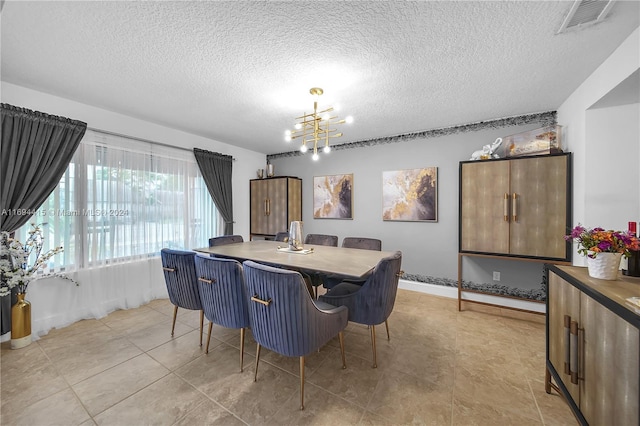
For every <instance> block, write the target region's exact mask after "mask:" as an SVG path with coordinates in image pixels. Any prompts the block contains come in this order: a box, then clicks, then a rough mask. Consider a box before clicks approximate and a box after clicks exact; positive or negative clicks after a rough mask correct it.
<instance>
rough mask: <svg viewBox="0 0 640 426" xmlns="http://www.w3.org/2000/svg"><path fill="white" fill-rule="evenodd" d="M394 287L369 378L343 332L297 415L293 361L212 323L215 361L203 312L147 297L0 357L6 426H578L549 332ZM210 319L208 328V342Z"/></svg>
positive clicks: (366, 346) (512, 315) (528, 319)
mask: <svg viewBox="0 0 640 426" xmlns="http://www.w3.org/2000/svg"><path fill="white" fill-rule="evenodd" d="M456 304H457V302H456V301H455V300H452V299H445V298H440V297H435V296H429V295H425V294H420V293H415V292H411V291H406V290H399V292H398V297H397V301H396V305H395V309H394V312H393V313H392V315H391V317H390V319H389V327H390V331H391V340H390V341H388V340H387V339H386V335H385V331H384V327H383V326H382V327H379V328H378V329H377V331H378V333H377V336H378V339H377V342H378V368H377V369H372V368H371V358H372V357H371V351H370V340H369V333H368V330H367V328H366V327H364V326H361V325H358V324H349V326H348V327H347V330H346V332H345V347H346V351H347V369H346V370H342V369H341V368H340V367H341V361H340V351H339V346H338V343H337V339H335V340H334V341H332V342H330V343H329V344H328V345H327V346H325V347H324V348H322V349H321V350H320V351H319V352H317V353H314V354H312V355H311V356H309V357H308V358H307V363H306V368H307V370H306V379H307V380H306V386H305V410H304V411H300V410H299V378H298V377H297V374H298V360H297V359H293V358H285V357H281V356H279V355H277V354H274V353H272V352H269V351H268V350H263V351H262V355H261V363H260V366H259V371H258V381H257V382H255V383H254V382H253V373H254V361H255V342H254V341H253V339H252V338H251V334H250V333H247V336H248V339H247V340H248V343H247V345H246V347H245V352H246V355H245V364H244V372H242V373H241V372H240V370H239V349H238V348H239V332H238V331H237V330H227V329H223V328H220V327H215V326H214V330H213V337H212V339H211V345H210V349H209V354H205V353H204V346H203V347H200V346H199V345H198V314H197V313H196V312H192V311H184V310H180V311H179V314H178V322H177V324H176V331H175V335H174V337H173V338H171V336H170V330H171V316H172V312H173V306H172V305H171V304H170V303H169V301H168V300H166V299H162V300H154V301H152V302H151V303H149V304H147V305H145V306H141V307H139V308H137V309H130V310H122V311H116V312H113V313H111V314H110V315H109V316H107V317H105V318H102V319H100V320H85V321H80V322H77V323H75V324H73V325H71V326H69V327H66V328H63V329H60V330H52V331H51V332H50V333H49V334H48V335H47V336H44V337H43V338H42V339H40V340H38V341H36V342H34V343H32V344H31V345H30V346H28V347H26V348H23V349H20V350H11V349H9V343H8V342H5V343H3V344H2V350H1V359H0V367H1V382H0V384H1V394H0V396H1V398H0V401H1V409H0V414H1V417H0V424H2V425H30V426H34V425H35V426H40V425H94V424H98V425H143V424H158V425H160V424H166V425H205V424H206V425H209V424H217V425H243V424H249V425H260V424H266V425H283V424H288V425H298V424H305V425H306V424H316V425H332V426H333V425H343V424H344V425H369V424H375V425H401V424H413V425H422V424H429V425H509V424H512V425H518V426H525V425H575V424H576V421H575V419H574V417H573V416H572V414H571V412H570V410H569V408H568V406H567V405H566V404H565V403H564V402H563V401H562V399H561V398H560V397H559V396H558V395H557V394H555V393H552V394H551V395H547V394H546V393H545V391H544V382H543V381H544V353H545V345H544V333H545V331H544V323H543V320H544V319H543V317H542V316H539V315H529V314H523V313H519V312H515V311H511V310H506V309H498V308H489V307H484V306H481V305H476V304H466V305H465V310H464V311H463V312H458V311H457V309H456V308H457V306H456ZM206 328H207V327H206V323H205V332H206Z"/></svg>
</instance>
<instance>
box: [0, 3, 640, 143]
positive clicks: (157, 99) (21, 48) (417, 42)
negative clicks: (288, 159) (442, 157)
mask: <svg viewBox="0 0 640 426" xmlns="http://www.w3.org/2000/svg"><path fill="white" fill-rule="evenodd" d="M571 4H572V2H570V1H517V2H513V1H497V2H485V1H466V2H449V1H446V2H380V1H376V2H368V1H360V2H333V1H329V2H209V1H204V2H196V1H176V2H169V1H160V2H156V1H145V2H143V1H131V2H128V1H124V2H102V1H85V2H82V1H74V2H59V1H53V2H52V1H45V2H27V1H12V0H7V1H6V2H5V3H4V7H3V10H2V17H1V19H2V21H1V23H2V50H1V55H2V64H1V66H2V68H1V71H2V75H1V77H2V80H3V81H6V82H9V83H13V84H17V85H20V86H24V87H28V88H32V89H36V90H39V91H43V92H46V93H50V94H54V95H57V96H61V97H65V98H69V99H72V100H76V101H79V102H83V103H87V104H91V105H94V106H97V107H101V108H104V109H107V110H111V111H116V112H120V113H123V114H127V115H130V116H133V117H137V118H141V119H144V120H148V121H152V122H155V123H159V124H163V125H166V126H170V127H174V128H177V129H182V130H185V131H188V132H191V133H194V134H198V135H201V136H205V137H209V138H212V139H215V140H218V141H221V142H226V143H229V144H233V145H238V146H242V147H245V148H248V149H251V150H255V151H258V152H263V153H265V154H273V153H280V152H285V151H291V150H294V149H296V148H297V144H293V145H292V144H291V143H289V144H288V143H286V142H285V141H284V131H285V129H287V128H291V126H292V125H293V123H294V118H295V117H297V116H299V115H301V114H302V113H303V112H309V111H310V110H311V109H312V102H313V101H312V98H311V96H310V95H309V88H311V87H313V86H319V87H322V88H323V89H324V90H325V94H324V96H322V97H321V98H320V104H319V107H320V108H322V107H323V106H329V105H333V106H337V107H340V108H341V109H340V111H339V112H338V114H339V115H340V116H341V117H342V116H345V115H352V116H353V117H354V119H355V121H354V123H353V124H351V125H350V126H348V127H346V126H343V128H342V130H343V132H344V136H343V137H342V138H340V139H339V140H338V141H336V143H345V142H354V141H359V140H367V139H373V138H378V137H384V136H392V135H397V134H403V133H412V132H419V131H423V130H429V129H434V128H440V127H447V126H453V125H459V124H465V123H472V122H476V121H482V120H489V119H494V118H502V117H509V116H514V115H520V114H527V113H534V112H542V111H549V110H555V109H556V108H558V107H559V106H560V104H561V103H562V102H563V101H564V100H565V99H566V98H567V97H568V96H569V95H570V94H571V93H572V92H573V91H574V90H575V89H576V88H577V87H578V85H579V84H580V83H581V82H582V81H584V80H585V78H586V77H587V76H589V75H590V74H591V73H592V72H593V71H594V70H595V68H597V67H598V65H600V64H601V63H602V62H603V61H604V60H605V59H606V58H607V57H608V56H609V55H610V54H611V53H612V52H613V51H614V50H615V48H616V47H617V46H618V45H619V44H620V43H621V42H622V41H623V40H624V39H625V38H626V37H627V36H628V35H629V34H631V32H632V31H633V30H634V29H635V28H637V27H638V25H639V22H640V3H639V2H637V1H618V2H617V3H616V4H615V6H614V7H613V9H612V11H611V13H610V15H609V16H608V18H607V19H606V20H605V21H604V22H602V23H599V24H596V25H593V26H590V27H586V28H584V29H581V30H578V31H572V32H567V33H563V34H560V35H556V32H557V30H558V28H560V25H561V23H562V20H563V19H564V17H565V15H566V14H567V12H568V10H569V9H570V7H571ZM45 112H46V111H45ZM72 118H73V117H72ZM89 126H91V123H89Z"/></svg>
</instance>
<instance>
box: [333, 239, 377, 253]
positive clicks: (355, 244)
mask: <svg viewBox="0 0 640 426" xmlns="http://www.w3.org/2000/svg"><path fill="white" fill-rule="evenodd" d="M342 247H344V248H356V249H363V250H377V251H382V241H381V240H378V239H377V238H366V237H344V239H343V240H342Z"/></svg>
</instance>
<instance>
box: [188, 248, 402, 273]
mask: <svg viewBox="0 0 640 426" xmlns="http://www.w3.org/2000/svg"><path fill="white" fill-rule="evenodd" d="M194 251H196V252H198V253H202V254H209V255H214V256H218V257H225V258H230V259H236V260H238V261H240V262H242V261H245V260H253V261H254V262H258V263H264V264H269V265H277V266H281V267H283V268H287V269H296V270H301V271H314V272H319V273H326V274H337V275H340V276H345V277H353V278H362V277H365V276H367V275H368V274H369V273H370V272H371V271H372V270H373V268H374V267H375V266H376V265H377V264H378V262H380V260H382V259H384V258H385V257H388V256H392V255H393V254H394V253H393V252H389V251H377V250H363V249H354V248H344V247H333V246H321V245H315V244H305V245H304V247H303V250H298V251H294V250H290V249H289V246H288V244H287V243H283V242H280V241H270V240H251V241H245V242H242V243H234V244H226V245H221V246H215V247H203V248H196V249H194Z"/></svg>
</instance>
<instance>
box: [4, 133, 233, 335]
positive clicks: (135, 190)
mask: <svg viewBox="0 0 640 426" xmlns="http://www.w3.org/2000/svg"><path fill="white" fill-rule="evenodd" d="M29 222H30V223H40V224H43V225H42V227H43V231H44V236H45V250H47V249H48V248H51V247H54V246H63V247H64V252H63V253H61V254H58V255H56V256H54V257H53V258H51V260H50V262H49V265H48V266H47V270H46V271H45V272H62V273H64V274H65V275H67V276H69V277H70V278H73V279H74V280H76V281H77V282H78V283H79V286H76V285H75V284H73V283H72V282H70V281H67V280H63V279H60V278H45V279H41V280H36V281H35V282H33V283H31V284H30V286H29V290H28V293H27V298H28V299H29V300H30V301H31V303H32V307H33V310H32V312H33V314H32V332H33V334H34V335H42V334H44V333H46V332H47V331H48V330H49V329H51V328H53V327H60V326H64V325H67V324H70V323H72V322H74V321H77V320H79V319H83V318H99V317H101V316H104V315H106V314H108V313H109V312H110V311H113V310H115V309H120V308H129V307H134V306H139V305H140V304H142V303H146V302H148V301H150V300H152V299H154V298H158V297H166V287H165V283H164V278H163V276H162V271H161V265H160V259H159V252H160V250H161V249H162V248H164V247H170V248H176V249H193V248H196V247H205V246H207V245H208V239H209V238H210V237H213V236H217V235H219V230H222V229H224V228H223V223H222V218H221V216H220V215H219V214H218V211H217V209H216V207H215V204H214V203H213V200H212V199H211V196H210V195H209V192H208V191H207V188H206V186H205V184H204V181H203V179H202V176H201V175H200V171H199V169H198V166H197V163H196V161H195V158H194V156H193V153H192V152H191V151H186V150H180V149H175V148H169V147H164V146H161V145H157V144H153V143H148V142H141V141H139V140H136V139H130V138H126V137H121V136H114V135H112V134H108V133H102V132H98V131H91V130H87V132H86V134H85V137H84V139H83V140H82V142H81V144H80V147H79V148H78V150H77V151H76V153H75V155H74V157H73V160H72V162H71V164H70V165H69V167H68V169H67V171H66V173H65V174H64V176H63V177H62V179H61V180H60V182H59V184H58V186H57V187H56V189H55V190H54V192H53V193H52V194H51V196H50V197H49V198H48V199H47V201H46V202H45V203H44V204H43V206H42V207H41V208H40V209H39V210H38V211H37V213H36V214H35V215H34V217H33V218H32V219H31V220H30V221H29ZM30 229H31V226H30V225H25V226H24V227H23V228H21V229H20V230H18V231H17V232H16V238H18V239H20V240H21V241H24V239H25V237H26V235H27V232H28V231H29V230H30Z"/></svg>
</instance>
